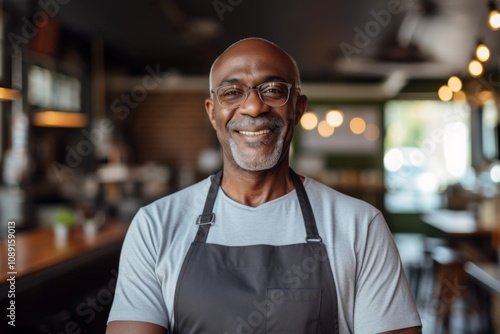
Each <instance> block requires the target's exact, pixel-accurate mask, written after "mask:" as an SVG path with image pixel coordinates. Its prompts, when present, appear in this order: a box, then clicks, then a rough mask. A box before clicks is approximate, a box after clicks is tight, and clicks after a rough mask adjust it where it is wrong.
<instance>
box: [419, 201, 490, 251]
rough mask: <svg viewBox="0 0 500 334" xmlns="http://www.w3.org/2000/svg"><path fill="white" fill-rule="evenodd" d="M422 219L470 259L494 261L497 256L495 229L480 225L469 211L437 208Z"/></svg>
mask: <svg viewBox="0 0 500 334" xmlns="http://www.w3.org/2000/svg"><path fill="white" fill-rule="evenodd" d="M421 219H422V221H423V222H424V223H425V224H427V225H429V226H431V227H432V228H434V229H436V230H438V231H439V232H441V234H442V235H443V237H444V238H446V239H447V240H448V241H449V242H450V243H451V244H452V245H453V246H455V247H456V248H457V249H460V250H461V251H462V252H463V253H464V255H466V256H467V258H468V259H470V260H474V261H492V260H493V259H494V258H495V257H496V249H495V247H494V245H493V238H494V234H495V231H493V230H492V229H491V228H486V227H483V226H480V225H479V224H478V223H477V220H476V218H475V217H474V215H473V214H472V213H471V212H469V211H454V210H435V211H432V212H429V213H425V214H423V215H422V217H421Z"/></svg>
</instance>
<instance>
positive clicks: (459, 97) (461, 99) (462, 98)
mask: <svg viewBox="0 0 500 334" xmlns="http://www.w3.org/2000/svg"><path fill="white" fill-rule="evenodd" d="M453 101H455V102H457V103H465V102H467V95H465V93H464V91H463V90H459V91H458V92H456V93H455V94H453Z"/></svg>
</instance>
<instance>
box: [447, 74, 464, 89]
mask: <svg viewBox="0 0 500 334" xmlns="http://www.w3.org/2000/svg"><path fill="white" fill-rule="evenodd" d="M448 87H450V89H451V90H452V92H458V91H459V90H460V89H462V80H460V78H459V77H457V76H456V75H452V76H451V77H450V78H449V79H448Z"/></svg>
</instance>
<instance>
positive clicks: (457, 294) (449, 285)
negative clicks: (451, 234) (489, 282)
mask: <svg viewBox="0 0 500 334" xmlns="http://www.w3.org/2000/svg"><path fill="white" fill-rule="evenodd" d="M432 259H433V261H434V264H435V269H436V271H435V272H436V276H435V286H434V294H433V297H432V298H431V300H430V302H429V304H428V307H431V308H432V311H433V313H434V315H435V320H436V327H437V328H441V329H443V331H444V333H450V320H451V318H452V313H453V315H455V314H456V313H455V312H459V313H461V315H462V316H463V324H464V329H468V330H470V332H471V333H479V329H480V328H479V327H480V324H481V323H483V324H484V322H483V321H479V319H480V318H482V317H484V316H486V314H487V313H486V312H485V310H483V309H482V308H481V306H480V300H479V298H480V297H479V294H478V291H477V288H476V286H475V285H474V284H472V281H471V280H470V279H469V278H468V276H467V274H466V272H465V271H464V264H465V259H464V257H463V256H462V254H461V253H460V251H459V250H457V249H454V248H452V247H448V246H437V247H435V248H434V250H433V252H432ZM459 307H460V308H461V310H460V311H459V310H457V309H458V308H459ZM473 316H476V318H475V319H473ZM472 320H477V321H472ZM472 327H474V328H472ZM467 332H469V331H467Z"/></svg>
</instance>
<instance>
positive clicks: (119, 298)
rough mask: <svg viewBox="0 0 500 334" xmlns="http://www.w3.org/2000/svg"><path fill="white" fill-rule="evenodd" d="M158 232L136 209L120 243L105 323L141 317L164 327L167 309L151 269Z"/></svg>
mask: <svg viewBox="0 0 500 334" xmlns="http://www.w3.org/2000/svg"><path fill="white" fill-rule="evenodd" d="M159 235H160V234H159V233H156V231H155V229H154V225H153V224H152V222H151V221H150V220H149V219H147V216H146V214H145V213H144V212H143V211H142V209H141V210H139V212H138V213H137V214H136V216H135V217H134V219H133V220H132V223H131V224H130V227H129V230H128V232H127V235H126V237H125V241H124V243H123V247H122V251H121V256H120V264H119V271H118V282H117V285H116V290H115V297H114V300H113V305H112V307H111V312H110V314H109V318H108V323H109V322H110V321H115V320H128V321H143V322H150V323H154V324H157V325H160V326H163V327H165V328H167V326H168V314H167V309H166V306H165V301H164V299H163V297H162V296H163V293H162V287H161V284H160V282H159V280H158V278H157V275H156V270H155V268H156V262H157V258H158V248H159Z"/></svg>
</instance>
